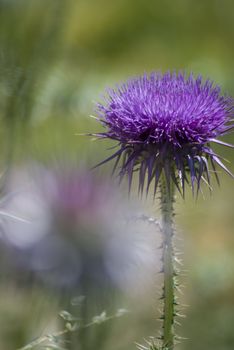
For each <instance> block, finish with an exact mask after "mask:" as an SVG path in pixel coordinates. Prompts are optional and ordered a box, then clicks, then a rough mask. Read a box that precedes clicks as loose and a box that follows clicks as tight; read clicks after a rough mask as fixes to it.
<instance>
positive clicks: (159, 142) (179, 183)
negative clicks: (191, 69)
mask: <svg viewBox="0 0 234 350" xmlns="http://www.w3.org/2000/svg"><path fill="white" fill-rule="evenodd" d="M107 93H108V96H107V98H106V101H105V103H104V104H101V103H99V104H98V105H97V112H98V115H99V118H98V120H99V121H100V122H101V123H102V125H103V126H104V127H105V128H106V131H105V132H101V133H96V134H92V135H95V136H97V137H99V138H109V139H113V140H116V141H118V144H119V147H120V148H119V149H118V150H117V151H116V152H115V153H114V154H113V155H112V156H110V157H109V158H107V159H106V160H104V161H103V162H101V163H100V164H98V165H101V164H103V163H106V162H107V161H109V160H111V159H115V160H116V161H115V165H114V171H115V170H116V168H117V166H118V164H119V162H121V170H120V178H121V179H122V177H123V176H124V175H125V174H126V175H127V176H128V181H129V190H130V188H131V183H132V177H133V172H134V171H136V170H139V191H140V192H141V193H142V192H143V188H144V184H145V182H146V190H147V193H148V190H149V187H150V184H151V182H154V194H155V193H156V190H157V187H158V183H159V182H160V177H161V175H162V174H164V175H165V177H166V182H167V186H168V188H170V183H171V181H172V182H173V183H174V184H175V185H176V187H177V189H178V190H179V191H180V193H181V194H182V195H183V196H184V190H185V182H187V183H190V184H191V187H192V191H193V193H194V190H195V186H196V188H197V193H198V192H199V189H200V184H201V181H203V182H205V183H206V184H207V185H208V186H209V187H210V166H211V168H212V170H213V171H214V173H215V176H216V180H217V182H218V183H219V179H218V175H217V172H216V165H218V166H220V167H221V168H222V169H224V170H225V171H226V172H227V173H228V174H229V175H231V176H233V175H232V174H231V172H230V171H229V170H228V169H227V167H226V166H225V165H224V164H223V162H222V158H221V157H220V156H219V155H218V154H216V153H215V152H214V150H213V149H212V148H211V145H210V144H211V143H218V144H221V145H224V146H230V147H233V146H232V145H230V144H227V143H225V142H223V141H220V140H218V139H217V138H218V137H219V136H222V135H224V134H226V133H227V132H228V131H230V130H231V129H232V128H233V127H234V124H232V121H233V120H232V119H231V116H232V115H233V111H234V108H233V101H232V99H231V98H229V97H226V96H222V95H221V94H220V88H219V87H218V86H215V85H214V84H213V83H212V82H211V81H210V80H206V81H203V79H202V77H201V76H198V77H197V78H195V77H194V76H193V75H192V74H190V75H189V76H188V77H186V75H185V74H183V73H178V74H176V73H170V72H168V73H166V74H164V75H162V74H161V73H152V74H150V75H149V76H148V75H146V74H145V75H144V76H141V77H138V78H134V79H131V80H129V81H127V82H126V83H125V84H123V85H121V86H117V87H116V89H109V90H108V91H107ZM146 177H147V180H146V181H145V178H146Z"/></svg>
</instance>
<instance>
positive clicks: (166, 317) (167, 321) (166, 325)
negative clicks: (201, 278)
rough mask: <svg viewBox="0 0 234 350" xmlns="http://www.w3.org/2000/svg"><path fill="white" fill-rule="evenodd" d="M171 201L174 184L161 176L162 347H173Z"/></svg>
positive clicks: (173, 301)
mask: <svg viewBox="0 0 234 350" xmlns="http://www.w3.org/2000/svg"><path fill="white" fill-rule="evenodd" d="M173 202H174V186H173V184H172V183H171V184H169V183H168V182H167V179H166V176H162V178H161V212H162V234H163V243H162V247H163V256H162V264H163V269H162V270H163V274H164V286H163V300H164V308H163V315H162V319H163V334H162V340H163V349H167V350H172V349H173V348H174V315H175V310H174V306H175V297H174V252H173V242H172V240H173Z"/></svg>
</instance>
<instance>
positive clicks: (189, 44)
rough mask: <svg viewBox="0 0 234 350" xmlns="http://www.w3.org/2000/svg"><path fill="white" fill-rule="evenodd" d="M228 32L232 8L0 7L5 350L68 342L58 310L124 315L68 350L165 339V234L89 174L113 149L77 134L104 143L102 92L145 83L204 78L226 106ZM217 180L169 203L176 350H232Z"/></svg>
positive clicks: (230, 222) (6, 2) (26, 1)
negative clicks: (149, 76)
mask: <svg viewBox="0 0 234 350" xmlns="http://www.w3.org/2000/svg"><path fill="white" fill-rule="evenodd" d="M233 23H234V3H233V1H232V0H205V1H204V0H196V1H193V0H174V1H170V0H163V1H157V0H154V1H143V0H134V1H133V0H128V1H126V0H116V1H107V0H66V1H64V0H0V146H1V154H0V163H1V178H0V189H1V199H0V204H1V205H0V241H1V245H0V250H1V254H0V263H1V265H0V325H1V326H0V348H1V349H4V350H14V349H18V348H20V347H22V346H24V345H26V344H27V343H29V342H30V341H32V340H33V339H35V338H36V337H38V336H41V334H44V333H53V332H56V331H58V330H60V329H62V328H63V327H64V324H63V319H62V318H61V317H58V316H57V315H58V313H59V312H60V310H67V311H68V312H70V313H71V314H74V315H76V317H81V318H82V319H83V320H85V322H88V320H90V319H91V318H92V317H93V316H95V315H97V314H100V313H101V312H102V311H104V310H106V311H107V313H108V314H111V313H113V312H115V310H116V309H118V308H122V307H124V308H127V309H129V310H130V311H131V312H130V313H129V314H127V315H126V316H124V317H122V318H118V319H116V320H111V321H109V322H107V323H105V324H103V325H95V326H93V327H92V329H91V328H90V329H86V330H85V331H82V332H80V333H79V332H78V333H79V335H78V334H76V333H74V334H72V335H70V336H67V337H65V339H64V343H63V344H62V345H61V348H66V349H68V350H73V349H82V350H91V349H94V348H99V349H107V348H108V349H110V348H111V349H113V350H115V349H116V350H117V349H119V350H125V349H126V350H127V349H128V350H129V349H135V347H136V346H135V344H134V343H135V342H142V341H143V340H142V339H143V338H148V336H151V335H155V334H156V333H157V330H158V329H160V324H159V323H157V322H156V317H157V315H158V308H160V303H159V302H157V298H158V296H159V293H160V289H161V281H160V276H159V275H158V274H157V272H158V270H160V264H159V258H160V250H159V249H158V246H159V245H160V234H159V232H158V229H157V225H154V224H152V222H151V224H150V223H149V222H148V220H147V219H146V218H145V216H146V215H148V216H153V217H156V218H157V217H158V218H159V216H160V213H159V206H158V203H157V201H156V202H153V201H152V198H151V196H149V198H148V199H147V200H146V199H143V200H142V201H138V200H137V196H136V194H134V193H133V195H132V197H131V198H130V199H128V198H126V195H125V193H126V188H125V185H124V184H123V185H122V186H121V188H118V187H117V186H116V184H115V182H111V180H110V173H111V166H109V165H105V166H104V167H103V168H102V169H98V170H97V171H95V172H92V174H90V171H89V170H88V169H90V167H91V166H92V165H94V164H96V163H98V162H99V161H100V160H102V159H103V157H107V156H108V155H109V154H110V152H111V151H108V148H109V147H110V146H112V145H113V144H111V143H110V142H106V141H103V142H100V141H94V142H92V141H91V140H90V138H88V137H84V136H79V135H77V134H79V133H85V132H97V131H99V130H101V129H100V126H99V125H98V124H97V123H96V121H95V120H94V119H92V118H90V117H89V116H90V115H92V114H94V105H95V102H96V101H99V100H100V99H101V98H102V97H101V96H102V94H103V92H104V90H105V88H106V87H108V86H112V85H114V84H116V83H117V82H121V81H122V80H125V79H126V78H128V77H129V76H132V75H140V74H142V73H144V72H151V71H152V70H161V71H163V72H164V71H166V70H168V69H170V70H180V69H182V70H185V71H186V72H190V71H193V72H194V73H195V74H199V73H201V74H202V75H203V76H204V77H205V78H207V77H209V78H210V79H212V80H214V81H215V82H217V83H218V84H219V85H220V86H221V87H222V91H223V93H226V94H229V95H233V92H234V79H233V74H234V66H233V55H234V44H233V36H234V24H233ZM225 140H226V141H227V142H231V143H233V142H234V138H233V136H232V135H231V134H230V135H228V136H226V137H225ZM216 148H217V150H218V151H219V146H217V147H216ZM221 152H222V154H223V155H224V156H225V157H226V158H227V159H229V161H230V164H229V167H230V169H232V170H234V166H233V162H234V154H233V152H232V151H229V150H228V149H222V150H221ZM220 179H221V188H218V187H217V186H215V185H214V192H213V194H212V196H210V194H209V193H208V192H207V191H206V190H205V191H204V197H203V196H200V198H199V200H197V201H194V200H193V199H192V198H191V195H190V194H189V193H188V194H187V198H186V200H185V201H183V200H181V199H180V198H178V200H177V205H176V213H177V217H176V223H177V227H178V236H179V239H177V240H176V242H175V243H176V245H177V246H178V247H179V249H181V250H182V251H184V255H183V258H184V269H185V270H186V271H187V273H186V276H185V277H183V276H182V277H181V280H185V283H184V284H185V287H184V288H183V291H184V295H183V296H181V297H180V298H181V302H182V303H184V304H188V305H189V306H188V307H187V308H186V309H185V310H184V313H185V314H186V315H187V319H186V320H183V319H182V320H181V323H182V326H181V327H178V333H179V335H181V336H184V337H186V338H188V340H184V341H183V342H182V343H181V344H180V345H178V349H181V350H186V349H189V350H195V349H196V350H197V349H199V350H208V349H212V350H216V349H217V350H218V349H219V350H220V349H222V350H231V349H233V348H234V228H233V227H234V215H233V214H234V213H233V208H234V196H233V194H234V191H233V180H232V179H231V178H229V177H228V176H226V175H225V174H223V173H220ZM188 192H189V191H188ZM142 215H145V216H143V217H142ZM79 296H81V297H79ZM82 296H84V297H85V298H83V297H82ZM77 298H78V299H77ZM81 299H82V303H80V301H81ZM74 300H75V301H74ZM77 300H78V302H77ZM157 303H158V306H157ZM152 305H154V307H153V308H152ZM38 348H39V347H38Z"/></svg>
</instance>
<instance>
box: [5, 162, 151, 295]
mask: <svg viewBox="0 0 234 350" xmlns="http://www.w3.org/2000/svg"><path fill="white" fill-rule="evenodd" d="M25 184H27V185H26V186H25ZM6 192H7V193H12V196H11V198H9V201H8V202H7V205H6V207H5V211H6V212H9V213H11V214H12V215H14V214H18V215H20V217H23V218H27V219H28V222H24V221H19V220H11V221H7V222H6V224H5V232H4V233H3V234H2V236H1V234H0V239H1V242H2V249H5V252H6V254H5V255H6V256H7V255H8V257H9V259H8V260H9V261H10V264H11V266H15V268H14V269H15V271H16V273H15V274H16V276H19V278H20V279H22V278H23V277H24V278H25V280H26V281H27V274H28V273H29V274H30V275H31V276H33V277H34V278H35V279H36V280H39V281H42V282H43V283H45V284H46V285H49V286H53V287H58V288H74V287H82V286H84V285H86V286H87V285H88V286H89V289H97V288H100V289H102V288H103V289H104V286H105V284H109V285H110V286H114V287H118V288H120V289H124V290H125V291H126V290H131V291H132V284H136V283H137V281H138V279H137V277H136V276H137V275H138V271H139V269H142V268H144V266H145V267H146V265H147V267H148V269H149V267H151V268H152V266H155V259H154V258H153V256H154V254H153V249H152V251H151V242H150V243H149V242H148V240H147V239H146V238H144V237H145V235H142V234H141V233H142V231H144V225H145V223H144V222H143V224H142V226H140V225H139V222H137V223H136V225H134V224H133V225H132V227H131V229H130V228H129V227H128V225H127V224H126V220H125V218H124V217H125V216H128V213H129V212H131V203H130V202H129V201H128V202H127V201H125V200H124V198H122V197H121V196H120V195H119V190H117V189H116V188H115V187H114V186H113V183H112V182H110V181H108V180H107V179H105V178H103V177H97V175H96V174H94V173H92V172H90V171H87V170H86V169H77V168H76V167H73V166H71V164H67V165H64V166H58V167H57V169H56V168H50V169H49V168H44V167H41V166H36V167H35V166H34V168H33V170H32V167H30V168H29V169H28V168H21V169H17V170H16V171H15V172H13V173H12V178H11V179H9V185H8V188H7V189H6ZM134 206H136V204H134ZM134 212H135V209H134ZM129 215H131V214H129ZM140 227H141V228H140ZM137 230H138V232H139V234H137ZM3 265H4V264H3ZM140 265H141V266H140ZM14 269H13V270H14ZM149 270H150V269H149ZM17 271H18V273H17ZM19 271H20V273H19ZM82 293H84V291H82Z"/></svg>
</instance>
